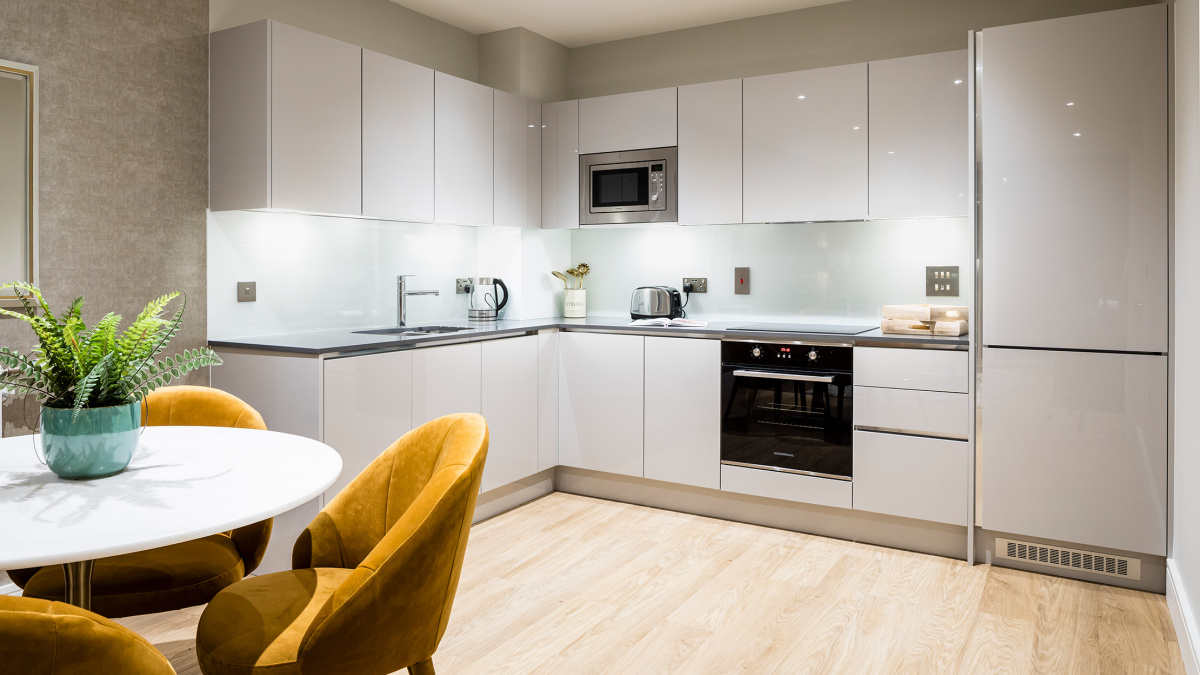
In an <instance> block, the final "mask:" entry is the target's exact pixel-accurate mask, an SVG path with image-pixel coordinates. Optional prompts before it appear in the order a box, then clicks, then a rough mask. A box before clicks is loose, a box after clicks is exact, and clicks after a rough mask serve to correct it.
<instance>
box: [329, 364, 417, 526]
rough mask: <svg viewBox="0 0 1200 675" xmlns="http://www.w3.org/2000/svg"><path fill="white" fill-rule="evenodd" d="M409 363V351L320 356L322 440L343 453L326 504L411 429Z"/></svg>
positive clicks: (339, 452) (410, 375)
mask: <svg viewBox="0 0 1200 675" xmlns="http://www.w3.org/2000/svg"><path fill="white" fill-rule="evenodd" d="M412 367H413V352H411V351H404V352H387V353H384V354H370V355H367V356H349V357H346V358H341V359H326V360H325V362H324V368H325V381H324V400H325V406H324V411H323V418H324V421H325V443H326V444H327V445H329V446H332V447H333V449H334V450H337V451H338V454H339V455H341V456H342V475H341V476H340V477H339V478H338V479H337V482H335V483H334V484H333V485H332V486H330V487H329V489H328V490H326V491H325V503H326V504H328V503H329V501H330V500H331V499H333V498H334V497H335V496H336V495H337V493H338V492H340V491H341V489H342V488H344V487H345V486H346V485H347V484H349V483H350V481H352V480H354V478H355V477H356V476H357V475H358V474H359V473H361V472H362V470H363V469H365V468H367V465H368V464H370V463H371V462H372V461H373V460H374V459H375V458H376V457H378V456H379V454H380V453H381V452H383V451H384V450H386V449H387V448H388V446H390V445H391V444H392V443H394V442H395V441H396V439H398V438H400V437H401V436H403V435H404V434H406V433H408V432H409V431H410V430H411V429H412V427H413V424H412Z"/></svg>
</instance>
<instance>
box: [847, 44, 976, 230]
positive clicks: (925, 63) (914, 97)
mask: <svg viewBox="0 0 1200 675" xmlns="http://www.w3.org/2000/svg"><path fill="white" fill-rule="evenodd" d="M968 68H969V66H968V64H967V52H966V51H954V52H941V53H938V54H925V55H923V56H910V57H906V58H902V59H891V60H888V61H872V62H871V63H869V64H868V69H869V72H870V108H871V110H870V112H871V115H870V127H871V139H870V181H869V185H870V215H871V218H919V217H937V216H966V215H967V214H968V212H969V209H970V198H969V196H968V177H969V175H970V174H969V171H970V148H969V145H968V140H969V139H968V135H967V122H968V119H967V118H968V115H969V114H970V113H969V110H968V106H967V104H968V100H967V97H968V96H967V91H968V87H967V73H968Z"/></svg>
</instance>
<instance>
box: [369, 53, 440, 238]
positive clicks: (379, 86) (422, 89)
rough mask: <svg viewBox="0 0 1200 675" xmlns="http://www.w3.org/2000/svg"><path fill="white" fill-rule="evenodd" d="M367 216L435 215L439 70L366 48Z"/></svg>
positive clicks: (426, 217) (428, 217)
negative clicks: (435, 120) (435, 94)
mask: <svg viewBox="0 0 1200 675" xmlns="http://www.w3.org/2000/svg"><path fill="white" fill-rule="evenodd" d="M362 69H363V71H362V124H363V129H362V175H363V189H362V209H363V215H364V216H373V217H376V218H390V219H396V220H410V221H418V222H428V221H431V220H433V128H434V127H433V77H434V75H433V70H431V69H429V68H426V67H424V66H418V65H416V64H413V63H409V62H407V61H401V60H400V59H396V58H392V57H390V56H385V55H383V54H378V53H376V52H373V51H371V50H369V49H364V50H363V52H362Z"/></svg>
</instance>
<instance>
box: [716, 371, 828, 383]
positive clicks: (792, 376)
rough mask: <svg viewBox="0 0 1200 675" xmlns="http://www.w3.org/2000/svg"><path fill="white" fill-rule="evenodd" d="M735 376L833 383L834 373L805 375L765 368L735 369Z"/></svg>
mask: <svg viewBox="0 0 1200 675" xmlns="http://www.w3.org/2000/svg"><path fill="white" fill-rule="evenodd" d="M733 376H734V377H759V378H763V379H766V380H796V381H799V382H821V383H824V384H832V383H833V376H832V375H804V374H802V373H773V372H770V371H764V370H735V371H733Z"/></svg>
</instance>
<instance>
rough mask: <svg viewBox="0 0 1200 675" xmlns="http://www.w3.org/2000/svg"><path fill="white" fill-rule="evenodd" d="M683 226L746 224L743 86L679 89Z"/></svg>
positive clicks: (733, 82) (731, 82) (730, 82)
mask: <svg viewBox="0 0 1200 675" xmlns="http://www.w3.org/2000/svg"><path fill="white" fill-rule="evenodd" d="M678 182H679V188H678V191H679V224H680V225H708V224H724V223H740V222H742V81H741V80H724V81H722V82H706V83H704V84H689V85H687V86H683V87H680V88H679V174H678Z"/></svg>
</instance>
